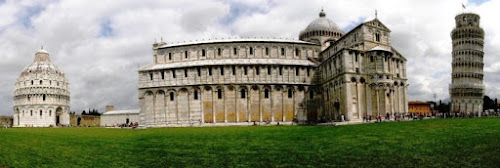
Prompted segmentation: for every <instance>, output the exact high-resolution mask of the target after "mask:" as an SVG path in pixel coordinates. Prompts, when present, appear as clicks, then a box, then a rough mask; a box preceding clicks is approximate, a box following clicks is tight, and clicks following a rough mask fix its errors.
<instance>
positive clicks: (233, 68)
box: [231, 65, 236, 75]
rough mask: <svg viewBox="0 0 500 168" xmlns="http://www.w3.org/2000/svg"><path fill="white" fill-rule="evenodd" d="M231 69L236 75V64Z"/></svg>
mask: <svg viewBox="0 0 500 168" xmlns="http://www.w3.org/2000/svg"><path fill="white" fill-rule="evenodd" d="M231 69H232V70H233V75H236V66H234V65H233V66H231Z"/></svg>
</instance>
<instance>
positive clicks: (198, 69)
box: [196, 67, 201, 76]
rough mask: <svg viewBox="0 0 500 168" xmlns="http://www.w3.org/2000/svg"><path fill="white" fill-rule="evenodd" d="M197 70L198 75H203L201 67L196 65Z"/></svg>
mask: <svg viewBox="0 0 500 168" xmlns="http://www.w3.org/2000/svg"><path fill="white" fill-rule="evenodd" d="M196 71H198V76H201V68H200V67H196Z"/></svg>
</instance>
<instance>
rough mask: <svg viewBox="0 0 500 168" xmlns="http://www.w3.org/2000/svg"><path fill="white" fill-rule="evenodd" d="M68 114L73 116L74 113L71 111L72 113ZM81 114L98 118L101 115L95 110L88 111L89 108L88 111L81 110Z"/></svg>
mask: <svg viewBox="0 0 500 168" xmlns="http://www.w3.org/2000/svg"><path fill="white" fill-rule="evenodd" d="M69 114H73V115H75V114H76V112H74V111H72V112H69ZM81 114H82V115H95V116H100V115H101V113H99V110H97V109H92V110H90V108H89V110H88V111H85V110H83V111H82V113H81Z"/></svg>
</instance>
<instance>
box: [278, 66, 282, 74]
mask: <svg viewBox="0 0 500 168" xmlns="http://www.w3.org/2000/svg"><path fill="white" fill-rule="evenodd" d="M279 73H280V75H283V66H280V67H279Z"/></svg>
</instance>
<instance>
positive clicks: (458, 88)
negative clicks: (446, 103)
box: [449, 13, 484, 114]
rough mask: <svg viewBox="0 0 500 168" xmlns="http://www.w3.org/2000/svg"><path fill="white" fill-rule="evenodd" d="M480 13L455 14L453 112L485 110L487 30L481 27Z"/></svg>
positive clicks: (452, 85) (452, 34) (452, 78)
mask: <svg viewBox="0 0 500 168" xmlns="http://www.w3.org/2000/svg"><path fill="white" fill-rule="evenodd" d="M479 19H480V17H479V15H477V14H474V13H462V14H459V15H457V16H456V17H455V23H456V27H455V28H454V29H453V31H452V32H451V39H452V44H453V51H452V73H451V81H452V82H451V85H450V88H449V89H450V98H451V107H450V108H451V112H453V113H466V114H470V113H477V112H482V111H483V97H484V83H483V77H484V72H483V67H484V63H483V55H484V52H483V47H484V46H483V45H484V31H483V29H482V28H481V27H479Z"/></svg>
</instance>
